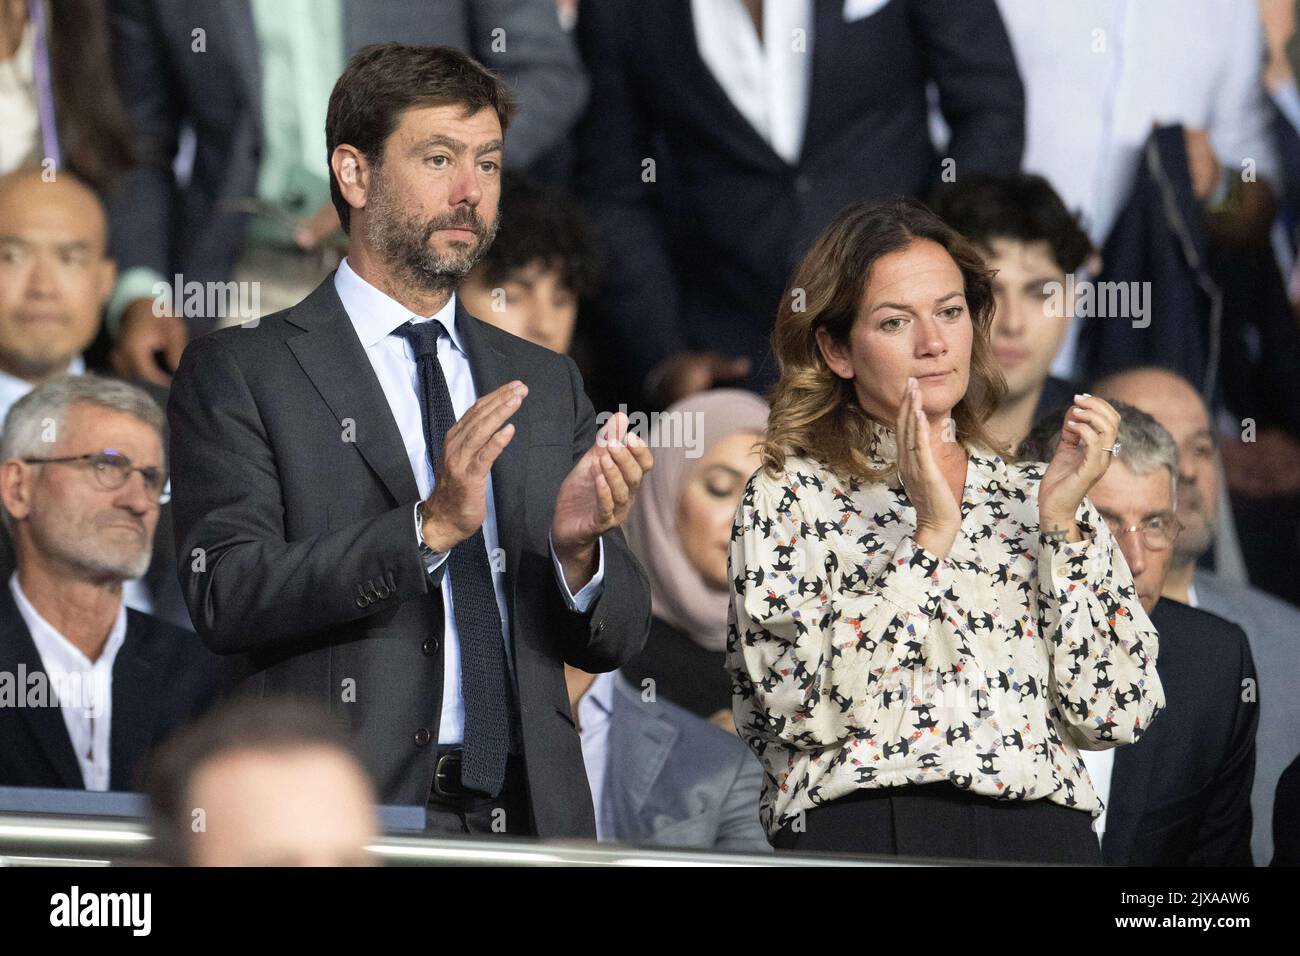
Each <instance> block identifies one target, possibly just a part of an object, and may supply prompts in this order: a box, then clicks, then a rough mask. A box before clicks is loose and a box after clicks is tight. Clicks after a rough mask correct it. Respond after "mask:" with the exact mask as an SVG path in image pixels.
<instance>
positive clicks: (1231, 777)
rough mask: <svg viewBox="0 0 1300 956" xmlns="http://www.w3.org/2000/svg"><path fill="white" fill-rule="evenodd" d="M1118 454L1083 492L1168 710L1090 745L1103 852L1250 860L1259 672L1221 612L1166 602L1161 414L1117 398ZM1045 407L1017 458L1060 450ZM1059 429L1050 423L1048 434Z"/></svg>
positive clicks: (1166, 471) (1166, 861)
mask: <svg viewBox="0 0 1300 956" xmlns="http://www.w3.org/2000/svg"><path fill="white" fill-rule="evenodd" d="M1112 404H1113V405H1114V406H1115V408H1116V410H1117V411H1118V412H1119V413H1120V428H1119V434H1118V437H1117V438H1116V443H1117V444H1118V445H1119V452H1118V455H1117V458H1116V460H1115V461H1113V462H1112V463H1111V465H1110V467H1109V468H1107V469H1106V473H1105V474H1104V475H1102V477H1101V478H1100V479H1099V480H1098V481H1097V483H1096V484H1095V485H1093V487H1092V490H1091V491H1090V492H1088V497H1089V499H1091V501H1092V503H1093V504H1094V505H1095V506H1096V508H1097V511H1098V512H1099V513H1100V514H1101V515H1102V517H1103V518H1105V519H1106V524H1107V525H1108V526H1109V528H1110V531H1111V534H1113V535H1114V537H1115V539H1116V540H1117V542H1118V544H1119V548H1120V551H1121V552H1122V554H1123V556H1124V560H1125V561H1126V562H1127V563H1128V567H1129V570H1130V571H1131V572H1132V574H1133V583H1134V586H1135V587H1136V588H1137V592H1138V598H1139V600H1140V601H1141V602H1142V609H1143V610H1144V611H1146V612H1147V614H1148V615H1149V616H1150V618H1151V623H1152V624H1154V625H1155V627H1156V630H1157V631H1158V632H1159V635H1160V641H1159V645H1160V646H1159V654H1158V657H1157V660H1156V670H1157V671H1158V673H1159V675H1160V683H1161V686H1162V687H1164V689H1165V700H1166V705H1165V710H1164V711H1163V712H1162V713H1161V714H1160V717H1159V719H1158V720H1155V721H1153V722H1152V724H1151V727H1150V729H1149V730H1148V731H1147V732H1146V733H1145V734H1143V735H1142V739H1141V740H1139V741H1138V742H1137V743H1136V744H1133V745H1132V746H1129V747H1120V748H1118V749H1116V750H1114V751H1091V752H1090V751H1084V752H1083V753H1082V757H1083V760H1084V763H1085V764H1087V766H1088V773H1089V776H1090V777H1091V778H1092V781H1093V784H1094V786H1095V787H1096V788H1097V790H1098V793H1099V794H1100V795H1101V797H1102V800H1103V801H1104V803H1105V804H1106V812H1105V814H1104V815H1103V816H1102V818H1101V829H1102V840H1101V852H1102V860H1103V862H1105V863H1108V864H1115V865H1128V866H1250V865H1251V853H1250V832H1251V810H1250V791H1251V783H1252V781H1253V780H1254V775H1255V730H1256V727H1257V726H1258V724H1259V697H1258V680H1257V678H1256V674H1255V664H1254V661H1253V660H1252V658H1251V654H1250V645H1249V644H1248V643H1247V640H1246V634H1245V632H1244V631H1242V629H1241V628H1239V627H1237V625H1235V624H1232V623H1230V622H1228V621H1225V620H1223V618H1220V617H1217V616H1215V615H1213V614H1210V613H1209V612H1207V611H1200V610H1197V609H1195V608H1190V607H1187V606H1186V605H1183V604H1179V603H1178V602H1176V601H1171V600H1168V599H1167V598H1161V596H1160V592H1161V590H1162V589H1163V587H1164V581H1165V577H1166V575H1167V573H1168V571H1169V564H1170V561H1171V558H1172V546H1173V543H1174V539H1175V537H1176V536H1177V533H1178V527H1179V525H1178V518H1177V517H1176V515H1175V513H1174V503H1175V502H1176V501H1177V500H1178V496H1177V487H1176V486H1177V482H1178V448H1177V446H1176V445H1175V444H1174V440H1173V438H1172V437H1171V436H1170V435H1169V432H1167V431H1166V430H1165V429H1164V428H1163V427H1162V426H1161V425H1160V424H1159V423H1158V422H1156V420H1155V419H1154V418H1152V417H1151V416H1149V415H1147V414H1146V413H1145V412H1142V411H1139V410H1138V409H1136V408H1134V407H1133V406H1132V405H1127V404H1125V403H1123V402H1119V401H1114V402H1112ZM1061 426H1062V415H1061V414H1060V413H1058V414H1054V415H1049V416H1048V417H1047V418H1045V419H1044V420H1043V421H1042V422H1040V423H1039V424H1038V425H1037V426H1035V428H1034V430H1033V431H1032V432H1031V433H1030V436H1029V438H1028V439H1027V440H1026V442H1025V445H1024V446H1023V447H1022V448H1021V454H1022V455H1024V456H1026V457H1029V458H1031V459H1034V458H1038V457H1040V456H1041V455H1042V454H1045V453H1046V454H1048V455H1049V457H1050V452H1051V451H1053V450H1054V448H1053V445H1054V442H1055V439H1053V438H1052V435H1056V436H1059V435H1060V432H1061ZM1053 429H1055V431H1054V432H1053Z"/></svg>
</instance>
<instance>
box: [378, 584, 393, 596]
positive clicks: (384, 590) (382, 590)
mask: <svg viewBox="0 0 1300 956" xmlns="http://www.w3.org/2000/svg"><path fill="white" fill-rule="evenodd" d="M375 590H376V591H377V592H378V593H379V600H381V601H382V600H383V599H384V598H386V597H388V595H390V594H392V593H393V592H392V591H391V590H390V589H389V587H388V585H387V584H385V583H384V582H383V581H380V582H379V587H377V588H375Z"/></svg>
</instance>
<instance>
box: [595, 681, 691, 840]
mask: <svg viewBox="0 0 1300 956" xmlns="http://www.w3.org/2000/svg"><path fill="white" fill-rule="evenodd" d="M613 681H614V710H613V713H612V714H611V716H610V727H609V744H608V751H607V753H608V758H607V761H606V771H607V773H606V783H605V786H606V788H607V790H608V791H609V797H610V804H609V805H610V808H611V809H612V811H613V815H614V820H612V821H611V822H612V823H613V824H614V828H615V832H616V833H620V834H626V833H634V834H638V835H639V836H640V837H642V838H648V837H650V836H651V835H652V831H653V824H652V822H651V821H650V820H647V819H645V818H644V817H643V816H642V811H643V810H644V809H645V806H646V803H647V800H648V798H649V796H650V793H651V792H652V791H653V789H654V787H655V784H656V783H657V781H658V780H659V775H660V774H661V773H662V772H663V769H664V765H665V764H666V763H667V762H668V754H669V753H670V752H671V751H672V749H673V743H674V742H675V741H676V740H677V728H676V727H674V726H673V725H672V724H671V723H669V722H668V721H667V720H664V719H663V718H662V717H660V716H659V715H658V713H657V712H655V709H654V708H645V707H643V706H642V704H641V701H640V699H639V698H638V696H637V692H636V689H635V688H634V687H632V685H631V684H629V683H628V682H627V681H626V680H625V679H624V678H623V677H622V675H620V674H619V673H618V672H615V673H614V675H613Z"/></svg>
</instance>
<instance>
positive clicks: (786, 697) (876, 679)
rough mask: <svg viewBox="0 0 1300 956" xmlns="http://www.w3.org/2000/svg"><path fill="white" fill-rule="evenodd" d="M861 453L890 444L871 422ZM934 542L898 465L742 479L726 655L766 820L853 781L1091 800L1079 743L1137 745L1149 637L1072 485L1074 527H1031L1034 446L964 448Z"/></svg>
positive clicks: (876, 460)
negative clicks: (1011, 450)
mask: <svg viewBox="0 0 1300 956" xmlns="http://www.w3.org/2000/svg"><path fill="white" fill-rule="evenodd" d="M872 424H873V432H872V435H871V438H870V442H869V445H870V447H869V449H868V455H869V457H870V458H871V460H872V464H873V465H884V464H886V463H892V462H894V461H895V460H896V450H895V444H894V433H893V431H892V430H891V429H887V428H885V427H883V426H881V425H879V424H877V423H872ZM966 449H967V451H968V453H969V455H970V464H969V466H968V469H967V475H966V486H965V492H964V495H963V498H964V500H963V501H962V505H961V515H962V524H961V530H960V532H959V534H958V536H957V538H956V540H955V541H954V543H953V546H952V549H951V551H950V552H949V554H948V556H947V557H946V558H943V559H940V558H939V557H937V556H936V555H934V554H931V553H930V552H928V551H926V550H925V549H924V548H922V547H921V546H920V545H919V544H918V543H917V542H916V540H915V538H914V537H913V532H914V531H915V528H916V512H915V510H914V508H913V507H912V505H911V502H910V501H909V500H908V497H907V494H906V492H905V491H903V488H902V485H901V483H899V481H898V479H897V473H896V472H894V473H893V474H892V475H891V478H892V480H891V481H890V482H864V481H856V480H854V481H846V480H843V479H841V478H838V477H836V476H835V475H833V474H831V473H830V472H828V471H827V470H826V468H824V467H823V466H822V465H820V464H819V463H818V462H816V461H814V460H811V459H809V458H800V457H790V458H788V459H787V460H786V465H785V468H784V472H783V473H782V474H781V475H779V476H776V477H774V476H772V475H769V474H768V473H767V472H766V471H764V470H762V469H760V470H759V471H758V472H756V473H755V474H754V475H753V476H752V477H751V478H750V480H749V483H748V485H747V486H746V488H745V495H744V498H743V499H742V501H741V504H740V507H739V508H738V509H737V513H736V519H735V524H734V526H733V528H732V542H731V556H730V572H729V573H730V575H731V578H732V600H731V610H730V614H729V626H728V639H727V657H726V661H727V668H728V670H729V672H730V674H731V678H732V682H733V686H732V693H733V698H732V700H733V710H734V713H735V718H736V727H737V729H738V730H739V731H740V734H741V736H742V737H744V739H745V741H746V743H748V744H749V746H750V747H751V749H753V750H754V752H755V753H757V754H758V756H759V759H760V760H761V761H762V763H763V766H764V770H765V774H764V785H763V797H762V803H761V808H760V816H761V819H762V823H763V826H764V828H765V829H766V830H767V832H768V833H769V834H775V833H776V832H777V831H778V830H779V829H780V828H781V827H782V825H784V824H786V823H789V822H791V821H793V820H794V819H795V818H796V817H797V816H798V815H799V814H800V813H801V812H802V811H803V810H806V809H809V808H811V807H815V806H817V805H818V804H821V803H825V802H827V801H830V800H835V799H836V798H838V797H842V796H844V795H846V794H848V793H851V792H853V791H854V790H856V789H858V788H860V787H892V786H901V785H904V784H912V783H914V784H921V783H931V782H935V781H941V780H947V781H950V782H951V783H953V784H955V785H956V786H958V787H960V788H963V789H968V790H972V791H974V792H976V793H980V794H986V795H988V796H991V797H996V798H999V799H1005V800H1038V799H1044V798H1045V799H1048V800H1051V801H1053V802H1055V803H1058V804H1061V805H1063V806H1067V807H1075V808H1078V809H1080V810H1085V811H1088V812H1090V813H1091V814H1092V815H1093V816H1094V817H1095V816H1097V815H1099V814H1100V813H1101V810H1102V804H1101V801H1100V799H1099V798H1098V797H1097V794H1096V793H1095V791H1094V790H1093V787H1092V783H1091V781H1090V780H1089V779H1088V772H1087V770H1086V769H1085V768H1084V765H1083V761H1082V759H1080V757H1079V750H1080V749H1084V750H1102V749H1106V748H1109V747H1114V746H1117V745H1119V744H1124V743H1131V742H1133V741H1136V740H1137V739H1138V738H1139V737H1140V736H1141V735H1142V733H1143V732H1144V731H1145V730H1146V728H1147V727H1148V726H1149V725H1150V723H1151V720H1152V719H1153V718H1154V717H1155V715H1156V714H1157V713H1158V712H1159V710H1160V709H1161V708H1162V707H1163V706H1164V692H1163V690H1162V688H1161V686H1160V680H1159V678H1158V677H1157V676H1156V655H1157V650H1158V644H1157V641H1158V636H1157V634H1156V631H1155V629H1154V628H1153V627H1152V625H1151V621H1150V620H1149V619H1148V617H1147V615H1146V612H1145V611H1143V609H1142V605H1141V604H1140V603H1139V601H1138V597H1137V592H1136V589H1135V588H1134V585H1133V578H1132V575H1131V574H1130V572H1129V569H1128V565H1127V564H1126V563H1125V561H1124V557H1123V555H1122V554H1121V552H1120V550H1119V548H1118V547H1116V542H1115V539H1114V537H1113V535H1112V534H1111V532H1110V529H1109V528H1108V527H1107V526H1106V523H1105V522H1104V521H1103V520H1101V518H1100V516H1099V514H1098V513H1097V511H1096V509H1095V508H1094V507H1093V505H1092V503H1091V502H1090V501H1088V500H1087V499H1086V498H1085V499H1084V501H1083V502H1082V504H1081V505H1080V507H1079V510H1078V513H1077V515H1076V520H1077V521H1078V524H1079V530H1080V532H1081V533H1082V535H1083V540H1082V541H1078V542H1074V543H1069V542H1063V541H1061V542H1056V541H1052V540H1051V539H1048V538H1045V537H1043V536H1042V535H1040V533H1039V529H1038V482H1039V479H1040V478H1041V477H1042V474H1043V472H1044V471H1045V470H1046V465H1045V464H1043V463H1041V462H1018V463H1015V464H1008V463H1006V462H1005V461H1004V460H1003V459H1002V458H1001V457H1000V456H996V455H992V456H990V457H985V454H984V453H982V452H981V451H979V450H977V449H976V448H975V447H974V446H972V445H970V444H967V445H966Z"/></svg>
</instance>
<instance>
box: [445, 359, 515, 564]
mask: <svg viewBox="0 0 1300 956" xmlns="http://www.w3.org/2000/svg"><path fill="white" fill-rule="evenodd" d="M527 394H528V386H527V385H525V384H524V383H523V382H519V381H515V382H507V383H506V384H505V385H502V386H501V387H500V388H498V389H496V390H495V391H493V392H489V393H488V394H486V395H484V396H483V397H482V398H480V399H479V400H478V401H476V402H475V403H474V404H473V405H471V406H470V407H469V410H468V411H466V412H465V414H464V415H462V416H461V417H460V419H459V420H458V421H457V422H456V424H454V425H452V426H451V427H450V428H448V429H447V435H446V437H445V438H444V439H443V443H442V457H441V459H440V460H439V462H438V467H437V469H436V470H435V472H434V474H435V475H436V476H437V478H436V483H435V484H434V488H433V492H432V493H431V494H430V495H429V497H428V498H426V499H425V500H424V501H423V502H422V503H421V504H420V519H421V533H422V534H423V536H424V543H425V545H426V546H427V547H428V548H430V549H432V550H433V551H435V552H443V551H450V550H451V549H452V546H453V545H456V544H458V543H460V542H461V541H464V540H465V539H466V538H468V537H469V536H470V535H472V534H473V533H474V532H475V531H477V530H478V529H479V528H481V527H482V526H483V522H484V521H485V520H486V519H487V479H488V474H489V472H491V470H492V463H493V462H495V461H496V460H497V458H498V457H499V456H500V454H501V452H502V451H504V450H505V447H506V445H508V444H510V439H511V438H512V437H513V436H514V433H515V426H514V425H512V424H509V423H508V422H507V419H508V418H509V417H510V416H511V415H513V414H514V413H515V412H516V411H518V410H519V406H520V404H521V403H522V402H523V400H524V396H525V395H527Z"/></svg>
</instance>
